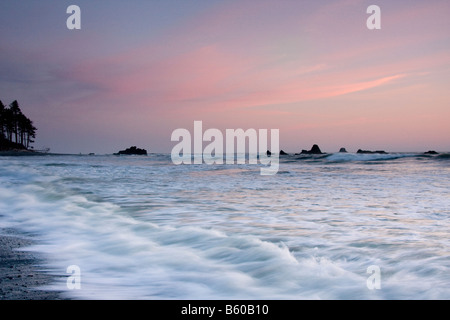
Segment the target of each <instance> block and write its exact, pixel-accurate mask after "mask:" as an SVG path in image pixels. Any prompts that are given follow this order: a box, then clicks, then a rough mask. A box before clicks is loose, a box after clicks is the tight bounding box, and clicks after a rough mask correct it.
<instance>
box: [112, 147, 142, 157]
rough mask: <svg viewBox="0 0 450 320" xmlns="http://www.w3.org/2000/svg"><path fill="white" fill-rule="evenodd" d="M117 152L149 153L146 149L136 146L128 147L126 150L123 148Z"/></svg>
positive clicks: (128, 153)
mask: <svg viewBox="0 0 450 320" xmlns="http://www.w3.org/2000/svg"><path fill="white" fill-rule="evenodd" d="M116 154H126V155H131V154H135V155H147V150H145V149H139V148H137V147H136V146H132V147H130V148H128V149H125V150H121V151H119V152H118V153H116Z"/></svg>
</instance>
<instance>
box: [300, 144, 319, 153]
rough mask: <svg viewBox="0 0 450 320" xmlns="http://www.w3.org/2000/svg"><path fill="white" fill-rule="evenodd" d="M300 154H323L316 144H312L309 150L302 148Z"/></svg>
mask: <svg viewBox="0 0 450 320" xmlns="http://www.w3.org/2000/svg"><path fill="white" fill-rule="evenodd" d="M300 154H323V152H322V151H321V150H320V148H319V146H318V145H317V144H315V145H313V146H312V148H311V150H309V151H308V150H302V152H301V153H300Z"/></svg>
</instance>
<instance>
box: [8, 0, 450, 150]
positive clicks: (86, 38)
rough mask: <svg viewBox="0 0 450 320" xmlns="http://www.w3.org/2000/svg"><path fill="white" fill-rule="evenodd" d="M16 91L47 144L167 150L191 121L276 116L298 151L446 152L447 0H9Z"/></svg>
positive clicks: (221, 124) (242, 122)
mask: <svg viewBox="0 0 450 320" xmlns="http://www.w3.org/2000/svg"><path fill="white" fill-rule="evenodd" d="M71 4H76V5H78V6H79V7H80V8H81V30H68V29H67V27H66V19H67V18H68V17H69V14H67V13H66V9H67V7H68V6H69V5H71ZM372 4H376V5H378V6H379V7H380V8H381V30H369V29H368V28H367V26H366V20H367V18H368V17H369V16H370V15H369V14H367V13H366V9H367V7H368V6H369V5H372ZM15 99H17V100H18V101H19V104H20V106H21V108H22V110H23V112H24V113H25V114H26V115H27V116H28V117H30V118H31V119H32V120H33V121H34V123H35V125H36V127H37V128H38V131H37V139H36V142H35V144H34V145H35V148H40V147H43V146H47V147H50V148H51V151H52V152H61V153H79V152H82V153H87V152H95V153H98V154H101V153H113V152H117V151H118V150H120V149H124V148H126V147H129V146H131V145H137V146H138V147H143V148H146V149H147V150H148V151H149V152H170V151H171V149H172V147H173V146H174V145H175V143H174V142H172V141H171V140H170V137H171V133H172V131H173V130H175V129H177V128H186V129H188V130H190V131H191V132H193V122H194V120H202V121H203V127H204V129H207V128H218V129H221V130H225V129H227V128H230V129H234V128H243V129H248V128H255V129H259V128H262V129H279V130H280V147H281V149H283V150H285V151H288V152H299V151H301V149H309V148H310V147H311V146H312V145H313V144H315V143H316V144H319V146H320V147H321V149H322V150H323V151H325V152H336V151H338V150H339V148H340V147H346V148H347V150H348V151H353V152H355V151H356V150H357V149H358V148H362V149H372V150H375V149H377V150H378V149H384V150H386V151H421V152H422V151H428V150H431V149H432V150H438V151H450V2H449V1H448V0H442V1H441V0H431V1H414V0H402V1H392V0H389V1H387V0H370V1H364V0H336V1H312V0H311V1H302V0H277V1H275V0H271V1H264V0H251V1H249V0H221V1H215V0H204V1H201V0H185V1H181V0H176V1H172V0H164V1H162V0H154V1H151V0H132V1H123V0H120V1H119V0H109V1H92V0H89V1H87V0H75V1H59V0H58V1H56V0H54V1H48V0H41V1H31V0H26V1H25V0H21V1H15V0H3V1H1V2H0V100H2V101H3V103H4V104H9V103H10V102H12V101H13V100H15Z"/></svg>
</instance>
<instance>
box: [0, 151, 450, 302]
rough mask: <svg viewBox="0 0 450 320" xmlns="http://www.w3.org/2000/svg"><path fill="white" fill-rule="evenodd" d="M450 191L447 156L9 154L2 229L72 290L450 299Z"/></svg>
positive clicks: (124, 294) (86, 294)
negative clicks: (200, 160)
mask: <svg viewBox="0 0 450 320" xmlns="http://www.w3.org/2000/svg"><path fill="white" fill-rule="evenodd" d="M449 191H450V155H449V154H440V155H423V154H418V153H392V154H354V153H345V154H344V153H334V154H327V155H320V156H313V155H309V156H294V155H289V156H282V157H280V167H279V171H278V173H277V174H276V175H272V176H263V175H261V174H260V166H259V165H250V164H242V165H237V164H235V165H230V164H227V165H225V164H224V165H206V164H203V165H174V164H173V163H172V161H171V158H170V154H149V155H148V156H114V155H94V156H87V155H50V154H49V155H37V156H21V157H13V156H4V157H0V230H2V229H3V230H5V229H15V230H18V231H19V232H21V234H23V235H24V236H25V237H30V238H32V239H34V240H35V241H34V242H33V243H34V244H33V245H32V246H30V247H27V248H26V249H25V250H29V251H35V252H39V253H40V254H43V255H44V256H45V257H46V260H45V263H44V264H43V265H40V266H39V268H40V269H42V270H45V271H46V272H48V273H50V274H52V275H55V281H54V283H52V284H51V285H50V286H47V287H45V289H52V290H60V291H63V294H64V295H65V296H67V297H68V298H73V299H251V300H257V299H286V300H291V299H450V220H449V217H450V196H449ZM69 266H76V267H77V268H78V271H79V273H78V274H77V276H78V278H76V279H77V281H78V283H79V285H80V286H79V287H78V288H73V287H70V286H69V285H68V284H69V279H70V280H71V281H72V280H73V276H72V273H70V272H68V267H69ZM374 267H375V268H374ZM70 270H72V269H70ZM373 270H375V271H373ZM377 270H378V271H377ZM43 289H44V288H43Z"/></svg>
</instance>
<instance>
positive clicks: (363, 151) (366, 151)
mask: <svg viewBox="0 0 450 320" xmlns="http://www.w3.org/2000/svg"><path fill="white" fill-rule="evenodd" d="M356 153H368V154H373V153H378V154H388V153H387V152H386V151H384V150H377V151H370V150H361V149H359V150H358V151H357V152H356Z"/></svg>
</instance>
